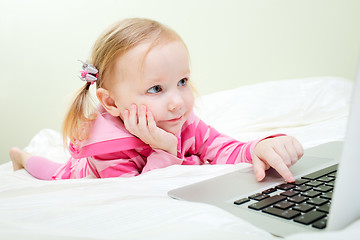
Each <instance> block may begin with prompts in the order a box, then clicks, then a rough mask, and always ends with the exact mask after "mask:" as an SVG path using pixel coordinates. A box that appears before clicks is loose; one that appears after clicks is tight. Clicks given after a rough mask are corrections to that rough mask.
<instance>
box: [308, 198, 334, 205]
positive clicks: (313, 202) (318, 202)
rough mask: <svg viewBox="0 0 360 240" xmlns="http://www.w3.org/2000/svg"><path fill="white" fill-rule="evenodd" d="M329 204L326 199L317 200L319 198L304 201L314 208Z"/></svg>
mask: <svg viewBox="0 0 360 240" xmlns="http://www.w3.org/2000/svg"><path fill="white" fill-rule="evenodd" d="M327 202H329V200H328V199H326V198H319V197H316V198H310V199H309V200H307V201H306V203H309V204H312V205H315V206H321V205H323V204H325V203H327Z"/></svg>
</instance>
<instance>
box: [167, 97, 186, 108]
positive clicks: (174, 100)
mask: <svg viewBox="0 0 360 240" xmlns="http://www.w3.org/2000/svg"><path fill="white" fill-rule="evenodd" d="M183 105H184V99H183V98H182V96H181V95H180V94H175V93H174V94H171V96H170V101H169V110H170V111H175V110H178V109H180V108H182V106H183Z"/></svg>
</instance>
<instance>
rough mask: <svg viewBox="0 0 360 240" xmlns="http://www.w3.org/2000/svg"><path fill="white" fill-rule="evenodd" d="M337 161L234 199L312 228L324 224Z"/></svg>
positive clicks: (255, 208)
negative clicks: (301, 175) (287, 181)
mask: <svg viewBox="0 0 360 240" xmlns="http://www.w3.org/2000/svg"><path fill="white" fill-rule="evenodd" d="M337 166H338V165H337V164H335V165H333V166H330V167H327V168H325V169H322V170H319V171H316V172H313V173H311V174H308V175H306V176H303V177H301V178H300V179H296V181H295V182H294V183H283V184H280V185H278V186H275V187H273V188H269V189H266V190H264V191H262V192H259V193H255V194H252V195H251V196H249V197H247V198H242V199H239V200H237V201H235V202H234V204H236V205H242V204H245V203H247V204H248V208H250V209H252V210H255V211H260V212H263V213H266V214H271V215H274V216H277V217H281V218H283V219H287V220H290V221H294V222H297V223H299V224H305V225H311V226H312V227H314V228H318V229H323V228H325V227H326V222H327V215H328V213H329V208H330V204H331V198H332V193H333V189H334V184H335V178H336V171H337Z"/></svg>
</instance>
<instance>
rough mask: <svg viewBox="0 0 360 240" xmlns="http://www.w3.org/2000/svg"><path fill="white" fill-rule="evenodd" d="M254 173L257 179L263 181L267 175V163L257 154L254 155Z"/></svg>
mask: <svg viewBox="0 0 360 240" xmlns="http://www.w3.org/2000/svg"><path fill="white" fill-rule="evenodd" d="M252 162H253V168H254V173H255V177H256V180H257V181H259V182H260V181H262V180H263V179H264V177H265V170H266V165H265V163H264V162H263V161H261V160H260V159H259V158H258V157H257V156H256V155H254V156H253V157H252Z"/></svg>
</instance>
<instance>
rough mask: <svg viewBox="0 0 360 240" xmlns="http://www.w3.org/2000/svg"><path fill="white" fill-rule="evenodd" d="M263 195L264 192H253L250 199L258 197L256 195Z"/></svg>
mask: <svg viewBox="0 0 360 240" xmlns="http://www.w3.org/2000/svg"><path fill="white" fill-rule="evenodd" d="M261 195H262V193H255V194H253V195H250V196H249V198H250V199H254V198H256V197H258V196H261Z"/></svg>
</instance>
